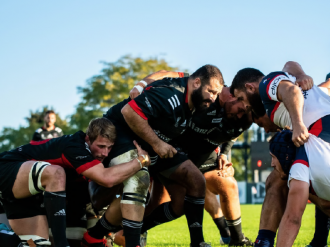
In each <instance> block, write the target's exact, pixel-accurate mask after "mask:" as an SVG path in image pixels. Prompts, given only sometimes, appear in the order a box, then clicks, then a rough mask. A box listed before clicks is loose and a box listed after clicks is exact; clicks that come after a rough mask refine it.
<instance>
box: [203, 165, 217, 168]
mask: <svg viewBox="0 0 330 247" xmlns="http://www.w3.org/2000/svg"><path fill="white" fill-rule="evenodd" d="M210 166H215V164H204V165H201V168H207V167H210Z"/></svg>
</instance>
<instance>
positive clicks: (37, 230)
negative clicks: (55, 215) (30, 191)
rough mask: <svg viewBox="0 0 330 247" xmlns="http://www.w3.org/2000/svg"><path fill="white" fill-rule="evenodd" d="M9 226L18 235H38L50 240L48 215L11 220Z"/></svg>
mask: <svg viewBox="0 0 330 247" xmlns="http://www.w3.org/2000/svg"><path fill="white" fill-rule="evenodd" d="M9 224H10V226H11V228H12V229H13V231H14V232H15V233H16V234H17V235H37V236H40V237H43V238H45V239H48V238H49V235H48V222H47V217H46V215H37V216H34V217H29V218H22V219H9Z"/></svg>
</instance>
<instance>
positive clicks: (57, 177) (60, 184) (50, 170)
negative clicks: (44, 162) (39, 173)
mask: <svg viewBox="0 0 330 247" xmlns="http://www.w3.org/2000/svg"><path fill="white" fill-rule="evenodd" d="M43 178H44V179H45V181H46V187H47V186H49V187H52V188H53V189H56V188H57V189H59V190H65V180H66V174H65V171H64V169H63V168H62V167H60V166H56V165H52V166H48V167H47V168H46V169H45V172H44V176H43Z"/></svg>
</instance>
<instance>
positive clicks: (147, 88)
mask: <svg viewBox="0 0 330 247" xmlns="http://www.w3.org/2000/svg"><path fill="white" fill-rule="evenodd" d="M151 88H152V86H149V87H146V88H145V89H144V91H146V90H150V89H151Z"/></svg>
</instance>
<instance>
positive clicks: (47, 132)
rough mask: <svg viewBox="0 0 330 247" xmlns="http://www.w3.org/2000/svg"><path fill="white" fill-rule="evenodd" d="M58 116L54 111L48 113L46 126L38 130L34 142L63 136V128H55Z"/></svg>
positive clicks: (45, 121) (45, 118)
mask: <svg viewBox="0 0 330 247" xmlns="http://www.w3.org/2000/svg"><path fill="white" fill-rule="evenodd" d="M55 122H56V114H55V112H54V111H53V110H49V111H46V113H45V117H44V125H43V126H42V127H40V128H38V129H37V130H36V131H35V132H34V134H33V137H32V140H33V141H41V140H45V139H51V138H57V137H61V136H62V135H63V131H62V129H61V128H59V127H56V126H55Z"/></svg>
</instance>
